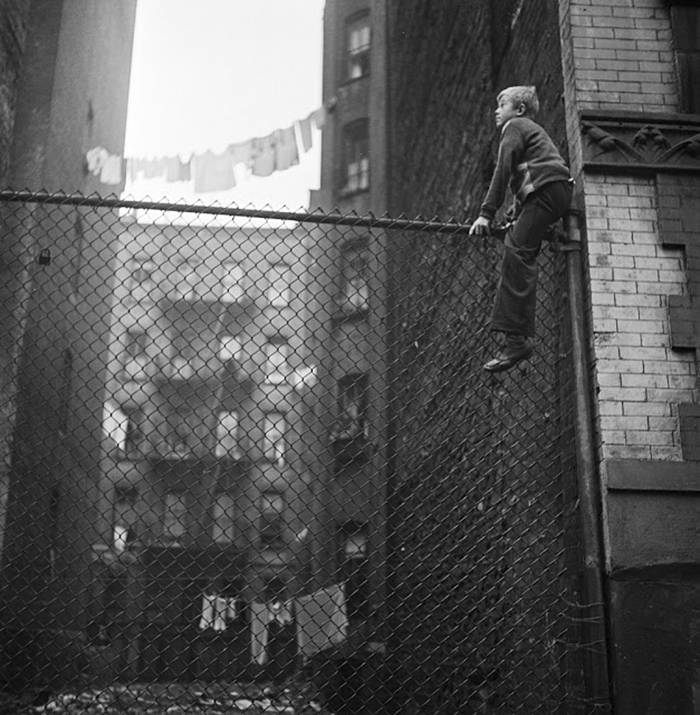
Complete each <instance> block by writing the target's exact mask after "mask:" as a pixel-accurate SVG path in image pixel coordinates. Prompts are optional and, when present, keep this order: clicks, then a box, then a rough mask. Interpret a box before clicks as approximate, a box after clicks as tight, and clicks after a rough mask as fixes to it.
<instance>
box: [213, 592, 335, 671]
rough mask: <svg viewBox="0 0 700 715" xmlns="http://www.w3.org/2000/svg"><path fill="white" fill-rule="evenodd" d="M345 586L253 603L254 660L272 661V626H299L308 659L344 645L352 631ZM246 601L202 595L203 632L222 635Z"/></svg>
mask: <svg viewBox="0 0 700 715" xmlns="http://www.w3.org/2000/svg"><path fill="white" fill-rule="evenodd" d="M345 598H346V596H345V584H343V583H337V584H333V585H331V586H327V587H326V588H322V589H319V590H317V591H315V592H314V593H311V594H307V595H305V596H300V597H298V598H293V599H289V600H287V601H272V602H265V603H261V602H258V601H250V602H249V603H248V608H249V609H250V622H249V628H250V637H251V642H250V645H251V658H252V660H253V661H254V662H255V663H257V664H258V665H264V664H265V663H266V662H267V660H268V653H267V648H268V640H269V628H270V625H271V624H273V623H276V624H277V625H279V626H292V625H294V624H296V642H297V649H298V652H299V654H300V655H301V656H302V657H303V659H304V660H307V659H308V658H309V657H311V656H312V655H313V654H314V653H319V652H320V651H322V650H325V649H326V648H329V647H331V646H333V645H337V644H339V643H342V642H343V641H344V640H345V638H346V636H347V630H348V616H347V606H346V600H345ZM243 603H244V601H243V600H242V599H240V598H237V597H231V596H220V595H218V594H216V593H208V594H204V595H203V596H202V612H201V618H200V621H199V629H200V630H208V629H211V630H213V631H214V632H217V633H220V632H222V631H225V630H226V628H227V625H229V624H230V623H232V622H233V621H235V620H236V619H237V618H239V617H240V615H241V609H240V606H241V605H242V604H243Z"/></svg>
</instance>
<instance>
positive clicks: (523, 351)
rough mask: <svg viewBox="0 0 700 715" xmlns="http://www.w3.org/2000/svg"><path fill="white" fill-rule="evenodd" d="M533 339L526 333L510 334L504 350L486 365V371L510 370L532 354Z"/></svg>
mask: <svg viewBox="0 0 700 715" xmlns="http://www.w3.org/2000/svg"><path fill="white" fill-rule="evenodd" d="M532 350H533V347H532V341H531V340H530V339H529V338H526V337H525V336H524V335H508V336H507V337H506V344H505V347H504V348H503V350H501V352H500V353H498V355H497V356H496V357H495V358H493V360H489V361H488V362H487V363H486V364H485V365H484V370H486V372H503V371H504V370H510V369H511V368H512V367H513V366H514V365H517V364H518V363H519V362H520V361H521V360H527V358H529V357H530V355H532Z"/></svg>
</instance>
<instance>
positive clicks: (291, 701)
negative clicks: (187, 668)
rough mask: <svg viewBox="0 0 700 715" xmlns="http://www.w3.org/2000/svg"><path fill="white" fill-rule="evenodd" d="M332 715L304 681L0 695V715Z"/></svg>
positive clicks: (135, 685) (146, 685)
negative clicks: (81, 714)
mask: <svg viewBox="0 0 700 715" xmlns="http://www.w3.org/2000/svg"><path fill="white" fill-rule="evenodd" d="M39 713H45V714H47V715H48V714H50V713H51V714H53V713H83V714H85V715H88V714H89V715H232V714H236V715H237V714H238V713H245V715H271V714H272V713H277V714H278V715H333V713H332V712H331V711H330V710H328V709H327V708H325V707H324V705H323V704H322V700H321V697H320V696H318V694H317V693H316V692H314V690H313V688H312V687H311V686H310V685H308V684H307V683H303V682H299V681H290V682H288V683H285V684H283V685H281V686H274V687H273V686H271V685H259V684H246V685H243V684H238V683H188V684H179V683H130V684H119V685H111V686H109V687H105V688H89V689H86V690H84V691H82V692H60V693H47V692H40V693H32V694H26V695H23V696H13V695H9V694H5V693H0V715H33V714H39Z"/></svg>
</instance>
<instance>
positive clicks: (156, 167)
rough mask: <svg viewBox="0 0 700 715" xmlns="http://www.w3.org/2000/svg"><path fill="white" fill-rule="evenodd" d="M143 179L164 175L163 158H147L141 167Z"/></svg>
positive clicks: (158, 177)
mask: <svg viewBox="0 0 700 715" xmlns="http://www.w3.org/2000/svg"><path fill="white" fill-rule="evenodd" d="M143 176H144V178H145V179H160V178H162V177H163V176H165V159H163V158H162V157H160V158H155V159H147V160H146V162H145V164H144V167H143Z"/></svg>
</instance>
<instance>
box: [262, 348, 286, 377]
mask: <svg viewBox="0 0 700 715" xmlns="http://www.w3.org/2000/svg"><path fill="white" fill-rule="evenodd" d="M288 361H289V343H285V342H283V341H281V340H270V341H269V342H268V343H266V344H265V381H266V382H269V383H272V384H278V383H280V382H284V380H286V379H287V376H288V375H289V362H288Z"/></svg>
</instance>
